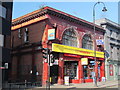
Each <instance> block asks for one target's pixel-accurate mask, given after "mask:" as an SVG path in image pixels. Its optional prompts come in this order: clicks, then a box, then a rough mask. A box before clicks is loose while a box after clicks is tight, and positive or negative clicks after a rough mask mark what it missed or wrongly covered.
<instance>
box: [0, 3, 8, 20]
mask: <svg viewBox="0 0 120 90" xmlns="http://www.w3.org/2000/svg"><path fill="white" fill-rule="evenodd" d="M1 11H2V12H1ZM6 13H7V9H6V8H5V7H3V6H2V5H0V16H1V17H3V18H6Z"/></svg>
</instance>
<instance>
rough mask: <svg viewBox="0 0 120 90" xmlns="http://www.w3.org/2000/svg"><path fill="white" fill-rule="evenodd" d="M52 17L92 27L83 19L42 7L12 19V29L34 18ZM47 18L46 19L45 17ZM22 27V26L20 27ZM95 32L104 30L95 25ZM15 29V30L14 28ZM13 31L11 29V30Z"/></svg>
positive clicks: (91, 24)
mask: <svg viewBox="0 0 120 90" xmlns="http://www.w3.org/2000/svg"><path fill="white" fill-rule="evenodd" d="M47 14H48V15H53V16H56V17H59V18H61V19H65V20H68V21H70V22H74V23H77V24H80V25H83V26H86V27H89V28H92V29H93V26H94V24H93V23H91V22H88V21H86V20H83V19H80V18H78V17H75V16H72V15H70V14H67V13H65V12H62V11H59V10H56V9H54V8H51V7H44V8H42V9H39V10H36V11H33V12H31V13H29V14H26V15H24V16H21V17H19V18H16V19H13V20H12V27H14V26H16V25H19V24H21V23H24V22H28V21H30V20H32V19H35V18H38V17H41V16H44V15H47ZM46 18H47V17H46ZM22 26H24V25H22ZM95 26H96V30H100V31H102V32H105V30H104V29H103V28H102V27H100V26H98V25H96V24H95ZM14 29H15V28H14ZM12 30H13V29H12Z"/></svg>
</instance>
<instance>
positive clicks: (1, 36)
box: [0, 34, 4, 47]
mask: <svg viewBox="0 0 120 90" xmlns="http://www.w3.org/2000/svg"><path fill="white" fill-rule="evenodd" d="M0 46H1V47H3V46H4V35H2V34H0Z"/></svg>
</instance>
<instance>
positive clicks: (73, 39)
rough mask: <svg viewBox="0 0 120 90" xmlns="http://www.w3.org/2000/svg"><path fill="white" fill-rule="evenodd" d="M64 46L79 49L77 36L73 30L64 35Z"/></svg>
mask: <svg viewBox="0 0 120 90" xmlns="http://www.w3.org/2000/svg"><path fill="white" fill-rule="evenodd" d="M62 44H63V45H68V46H73V47H77V36H76V33H75V31H74V29H73V28H70V29H67V30H66V31H65V32H64V33H63V37H62Z"/></svg>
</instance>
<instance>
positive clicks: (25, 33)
mask: <svg viewBox="0 0 120 90" xmlns="http://www.w3.org/2000/svg"><path fill="white" fill-rule="evenodd" d="M28 33H29V32H28V28H25V32H24V42H25V43H27V42H29V36H28Z"/></svg>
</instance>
